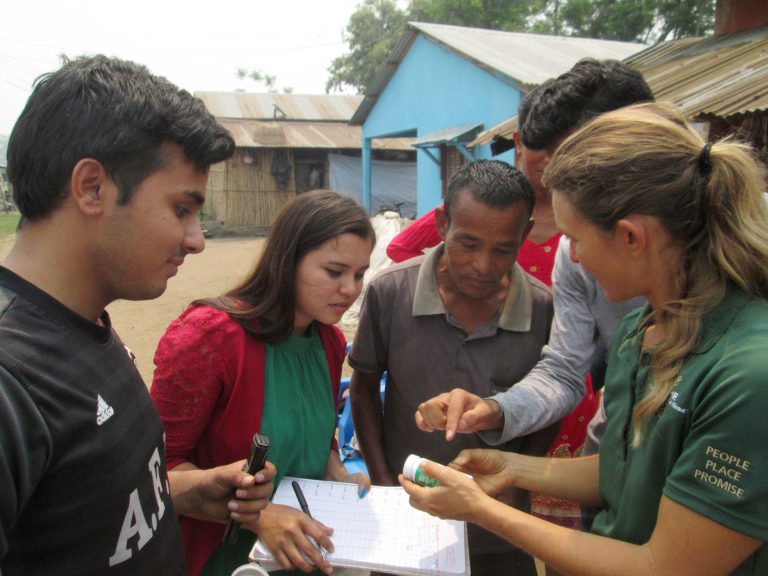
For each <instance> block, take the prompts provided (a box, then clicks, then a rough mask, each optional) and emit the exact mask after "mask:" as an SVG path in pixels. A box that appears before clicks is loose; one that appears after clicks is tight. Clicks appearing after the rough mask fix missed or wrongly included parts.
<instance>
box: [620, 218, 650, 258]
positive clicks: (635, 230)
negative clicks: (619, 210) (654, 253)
mask: <svg viewBox="0 0 768 576" xmlns="http://www.w3.org/2000/svg"><path fill="white" fill-rule="evenodd" d="M614 234H615V239H616V240H617V241H618V243H619V244H618V245H619V246H620V247H621V249H622V250H626V251H627V253H628V254H630V255H632V256H638V255H641V254H643V253H644V252H645V250H646V248H647V246H648V240H649V239H648V229H647V227H646V226H645V222H644V220H643V218H642V217H638V216H636V215H634V214H630V215H629V216H627V217H626V218H622V219H621V220H619V221H618V222H616V228H615V230H614Z"/></svg>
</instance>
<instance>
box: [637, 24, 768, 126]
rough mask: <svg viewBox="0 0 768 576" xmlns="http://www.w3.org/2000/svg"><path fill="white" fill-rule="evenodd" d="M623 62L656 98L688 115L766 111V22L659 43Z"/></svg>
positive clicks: (767, 86) (724, 114) (767, 77)
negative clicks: (638, 72)
mask: <svg viewBox="0 0 768 576" xmlns="http://www.w3.org/2000/svg"><path fill="white" fill-rule="evenodd" d="M626 63H627V64H629V65H630V66H632V67H634V68H636V69H637V70H639V71H640V72H641V73H642V74H643V76H644V77H645V79H646V81H647V82H648V84H649V85H650V87H651V89H652V90H653V93H654V94H655V96H656V98H657V99H658V100H668V101H672V102H674V103H675V104H677V105H678V106H679V107H680V108H681V110H682V111H683V113H684V114H685V115H686V116H688V117H690V118H695V117H697V116H701V115H707V114H711V115H714V116H721V117H727V116H734V115H737V114H747V113H750V112H755V111H758V110H766V109H768V26H762V27H759V28H754V29H752V30H745V31H742V32H737V33H734V34H724V35H721V36H713V37H709V38H686V39H683V40H672V41H670V42H664V43H661V44H657V45H655V46H652V47H650V48H648V49H647V50H644V51H643V52H640V53H639V54H636V55H634V56H632V57H631V58H628V59H627V60H626Z"/></svg>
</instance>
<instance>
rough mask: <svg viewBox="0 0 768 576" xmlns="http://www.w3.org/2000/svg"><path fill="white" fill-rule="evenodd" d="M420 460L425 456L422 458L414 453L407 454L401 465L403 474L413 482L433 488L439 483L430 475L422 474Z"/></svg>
mask: <svg viewBox="0 0 768 576" xmlns="http://www.w3.org/2000/svg"><path fill="white" fill-rule="evenodd" d="M422 460H426V458H422V457H421V456H417V455H416V454H411V455H410V456H408V458H406V459H405V464H404V465H403V476H405V477H406V478H408V480H410V481H411V482H415V483H416V484H420V485H421V486H427V487H428V488H433V487H435V486H437V485H438V484H439V483H438V481H437V480H435V479H434V478H432V477H431V476H427V475H426V474H424V472H423V471H422V470H421V462H422ZM438 466H440V464H438Z"/></svg>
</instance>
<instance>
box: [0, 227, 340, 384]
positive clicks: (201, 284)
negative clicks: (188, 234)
mask: <svg viewBox="0 0 768 576" xmlns="http://www.w3.org/2000/svg"><path fill="white" fill-rule="evenodd" d="M12 243H13V236H0V259H2V258H3V257H4V256H5V255H6V254H7V253H8V251H9V250H10V249H11V245H12ZM263 244H264V239H263V238H221V239H218V238H217V239H209V240H207V241H206V246H205V250H204V251H203V253H202V254H198V255H196V256H189V257H187V259H186V260H185V261H184V265H183V266H182V267H181V268H180V269H179V273H178V275H176V276H175V277H174V278H171V279H170V281H169V282H168V289H167V290H166V291H165V294H163V295H162V296H160V297H159V298H156V299H155V300H145V301H141V302H128V301H125V300H118V301H117V302H113V303H112V304H110V305H109V307H108V308H107V310H108V311H109V314H110V316H111V317H112V324H113V326H114V328H115V330H116V331H117V333H118V334H119V335H120V338H122V340H123V342H125V344H126V346H128V347H129V348H130V349H131V350H132V351H133V353H134V354H136V360H137V362H138V366H139V371H140V372H141V375H142V377H143V378H144V382H146V384H147V386H149V385H150V383H151V382H152V373H153V372H154V368H155V367H154V363H153V361H152V359H153V357H154V354H155V348H157V343H158V341H159V340H160V337H161V336H162V335H163V332H165V329H166V327H167V326H168V324H169V323H170V322H171V320H173V319H174V318H176V317H177V316H178V315H179V314H181V312H182V311H183V310H184V309H185V308H186V307H187V305H188V304H189V303H190V302H191V301H192V300H194V299H196V298H202V297H208V296H216V295H218V294H221V293H222V292H224V291H225V290H227V289H229V288H231V287H232V286H234V285H235V284H236V283H237V282H238V281H239V280H240V279H241V278H243V277H244V276H245V275H246V274H248V273H249V272H250V271H251V270H252V269H253V266H254V265H255V263H256V259H257V257H258V256H259V254H261V250H262V247H263ZM346 336H347V339H349V340H351V337H352V335H351V334H349V333H347V334H346ZM349 372H350V371H349V369H348V368H347V367H345V375H348V374H349Z"/></svg>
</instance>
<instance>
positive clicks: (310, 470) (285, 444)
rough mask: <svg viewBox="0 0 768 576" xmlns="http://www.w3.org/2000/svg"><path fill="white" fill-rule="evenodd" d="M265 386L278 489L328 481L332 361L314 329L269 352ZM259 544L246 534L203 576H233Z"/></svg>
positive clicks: (265, 425) (264, 424)
mask: <svg viewBox="0 0 768 576" xmlns="http://www.w3.org/2000/svg"><path fill="white" fill-rule="evenodd" d="M264 380H265V384H264V409H263V413H262V417H261V434H266V435H267V436H269V440H270V445H269V457H268V460H269V461H270V462H272V463H273V464H274V465H275V467H276V468H277V473H276V475H275V477H274V479H273V482H274V485H275V486H277V485H278V484H279V483H280V481H281V480H282V479H283V477H284V476H297V477H301V478H312V479H322V478H324V477H325V471H326V468H327V466H328V458H329V455H330V448H331V441H332V439H333V434H334V432H335V428H336V412H335V408H334V401H333V398H332V393H331V390H332V388H331V381H330V376H329V374H328V361H327V360H326V357H325V351H324V350H323V346H322V343H321V341H320V335H319V333H318V331H317V328H316V327H315V325H314V324H313V325H312V326H311V327H310V335H309V337H307V338H304V337H301V336H290V337H289V338H288V339H286V340H283V341H282V342H279V343H277V344H267V345H266V346H265V379H264ZM254 542H255V535H254V534H252V533H251V532H248V531H245V530H242V531H241V532H240V535H239V537H238V540H237V543H236V544H235V545H234V546H231V547H227V546H220V547H219V548H218V549H217V550H216V552H215V553H214V554H213V555H212V556H211V558H210V559H209V560H208V562H207V563H206V565H205V567H204V568H203V570H202V571H201V575H205V576H213V575H215V576H229V575H230V574H231V573H232V572H233V571H234V570H235V568H237V567H238V566H241V565H242V564H245V563H246V562H247V557H248V553H249V552H250V550H251V548H252V547H253V544H254ZM291 573H294V572H285V571H280V572H272V573H271V574H275V575H279V574H291ZM296 573H300V572H299V571H296ZM318 574H319V571H318Z"/></svg>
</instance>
